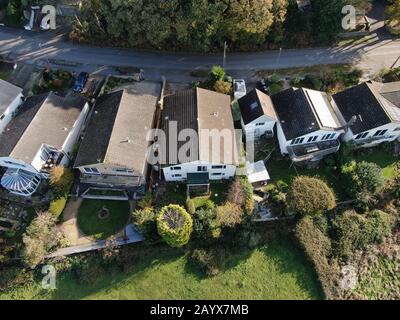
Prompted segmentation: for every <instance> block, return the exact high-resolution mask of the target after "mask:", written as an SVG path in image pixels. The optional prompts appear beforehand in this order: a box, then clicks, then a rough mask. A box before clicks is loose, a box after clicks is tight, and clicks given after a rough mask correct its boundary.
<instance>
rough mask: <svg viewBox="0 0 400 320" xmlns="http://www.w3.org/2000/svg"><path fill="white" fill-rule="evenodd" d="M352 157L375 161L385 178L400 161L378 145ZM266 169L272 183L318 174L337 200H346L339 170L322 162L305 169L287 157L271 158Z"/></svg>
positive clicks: (357, 159) (287, 181)
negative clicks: (317, 165)
mask: <svg viewBox="0 0 400 320" xmlns="http://www.w3.org/2000/svg"><path fill="white" fill-rule="evenodd" d="M353 158H354V160H356V161H367V162H373V163H376V164H377V165H379V166H380V167H381V168H382V169H383V174H384V176H385V178H386V179H391V178H393V176H394V173H395V166H396V162H398V161H400V159H399V157H395V156H393V154H392V152H390V151H387V150H384V149H383V148H379V147H378V148H371V149H369V150H362V152H358V153H355V154H354V156H353ZM267 170H268V172H269V174H270V176H271V180H272V183H275V182H277V181H278V180H282V181H284V182H286V183H287V184H290V183H291V181H292V180H293V179H294V178H295V177H296V176H297V175H307V176H318V177H320V178H322V179H323V180H324V181H326V182H327V183H328V185H329V186H330V187H332V188H333V189H334V190H335V193H336V196H337V197H338V200H339V201H344V200H347V199H346V192H345V189H344V185H343V183H342V181H341V179H340V172H339V171H338V170H334V169H332V168H329V167H328V166H326V165H325V164H324V163H321V165H320V168H318V169H305V168H298V167H295V166H294V165H291V162H290V160H287V159H283V160H275V159H274V158H271V159H270V160H268V161H267Z"/></svg>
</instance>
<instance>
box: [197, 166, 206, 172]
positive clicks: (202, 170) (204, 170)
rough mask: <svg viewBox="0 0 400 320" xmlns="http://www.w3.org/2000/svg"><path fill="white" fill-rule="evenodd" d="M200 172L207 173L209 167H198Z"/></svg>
mask: <svg viewBox="0 0 400 320" xmlns="http://www.w3.org/2000/svg"><path fill="white" fill-rule="evenodd" d="M197 171H198V172H206V171H207V166H198V167H197Z"/></svg>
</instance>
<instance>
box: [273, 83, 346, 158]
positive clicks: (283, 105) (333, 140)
mask: <svg viewBox="0 0 400 320" xmlns="http://www.w3.org/2000/svg"><path fill="white" fill-rule="evenodd" d="M271 99H272V101H273V104H274V109H275V112H276V115H277V118H278V123H277V136H278V140H279V147H280V150H281V153H282V154H283V155H289V156H290V158H291V159H292V161H293V162H303V161H318V160H320V159H322V158H323V157H324V156H326V155H328V154H331V153H335V152H337V151H338V150H339V147H340V142H339V138H340V136H341V135H342V134H343V133H344V125H345V124H344V123H341V122H340V120H339V119H338V116H337V115H336V113H335V111H334V110H335V106H334V101H333V99H332V98H331V97H330V96H329V95H327V94H326V93H323V92H320V91H315V90H310V89H304V88H300V89H298V88H290V89H287V90H284V91H282V92H280V93H277V94H275V95H273V96H271Z"/></svg>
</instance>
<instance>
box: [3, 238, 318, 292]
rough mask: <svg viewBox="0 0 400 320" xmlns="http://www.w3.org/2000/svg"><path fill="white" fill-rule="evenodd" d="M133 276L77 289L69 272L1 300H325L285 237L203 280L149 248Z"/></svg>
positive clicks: (172, 256) (175, 257) (172, 254)
mask: <svg viewBox="0 0 400 320" xmlns="http://www.w3.org/2000/svg"><path fill="white" fill-rule="evenodd" d="M147 250H148V251H146V254H144V255H143V257H142V259H139V260H136V261H132V263H133V264H134V267H133V270H132V271H131V272H130V273H127V274H123V273H116V274H112V273H111V272H105V273H104V274H103V276H102V278H101V279H99V280H98V281H97V282H96V284H95V285H94V286H83V285H79V284H78V283H77V282H76V280H75V278H74V276H73V275H72V274H71V273H67V274H65V275H63V276H59V278H58V279H57V290H55V291H43V290H41V289H40V287H39V282H38V284H36V285H34V286H29V287H27V288H25V289H22V290H19V291H17V292H14V293H13V294H3V295H1V294H0V300H2V299H321V298H322V294H321V290H320V287H319V284H318V282H317V280H316V278H315V274H314V271H313V269H312V268H311V266H310V265H309V264H308V262H307V261H305V259H304V256H303V255H302V253H301V252H300V251H299V250H298V249H297V248H296V247H295V246H293V244H292V243H291V242H290V241H289V240H287V239H285V238H283V239H282V238H281V239H279V240H274V241H272V242H271V243H269V244H268V245H264V246H261V247H259V248H258V249H255V250H248V249H243V250H242V251H241V252H240V253H233V254H231V255H229V261H228V262H227V265H228V266H229V267H228V268H227V270H226V271H224V272H222V273H220V274H219V275H217V276H215V277H213V278H205V277H203V276H202V274H201V273H200V272H199V270H198V269H197V266H194V265H192V263H188V261H187V259H186V257H185V255H184V254H183V253H182V251H180V250H174V249H170V248H167V247H157V248H153V249H152V248H148V249H147Z"/></svg>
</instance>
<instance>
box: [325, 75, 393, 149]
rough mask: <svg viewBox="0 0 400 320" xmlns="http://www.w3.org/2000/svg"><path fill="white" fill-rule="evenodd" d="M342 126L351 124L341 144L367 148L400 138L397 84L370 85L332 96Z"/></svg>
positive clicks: (370, 82)
mask: <svg viewBox="0 0 400 320" xmlns="http://www.w3.org/2000/svg"><path fill="white" fill-rule="evenodd" d="M333 99H334V100H335V102H336V105H337V109H338V112H337V113H338V115H339V117H340V118H341V121H343V122H350V121H351V122H352V124H351V125H350V126H349V129H348V130H347V132H346V134H345V135H344V137H343V140H344V141H346V142H349V143H351V144H353V145H354V146H356V147H369V146H374V145H377V144H380V143H382V142H390V141H394V140H395V139H398V138H399V137H400V81H399V82H391V83H379V82H375V81H369V82H365V83H362V84H360V85H358V86H355V87H352V88H350V89H347V90H344V91H342V92H340V93H337V94H335V95H334V96H333Z"/></svg>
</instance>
